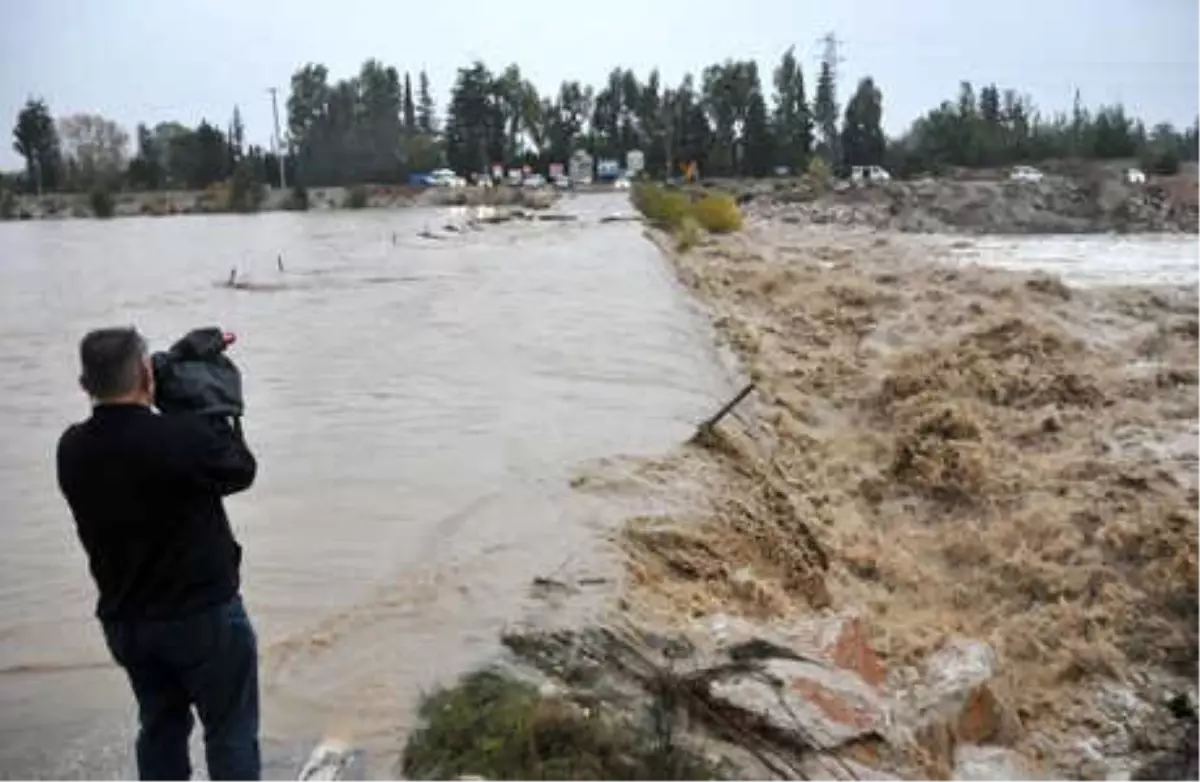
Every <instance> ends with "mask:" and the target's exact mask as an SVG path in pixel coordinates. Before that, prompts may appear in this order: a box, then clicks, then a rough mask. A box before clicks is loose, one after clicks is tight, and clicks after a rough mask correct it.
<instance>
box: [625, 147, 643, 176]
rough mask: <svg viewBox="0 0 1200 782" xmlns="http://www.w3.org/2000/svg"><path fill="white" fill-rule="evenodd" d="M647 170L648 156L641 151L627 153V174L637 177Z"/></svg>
mask: <svg viewBox="0 0 1200 782" xmlns="http://www.w3.org/2000/svg"><path fill="white" fill-rule="evenodd" d="M645 168H646V155H645V153H644V152H642V150H640V149H631V150H629V151H628V152H626V153H625V173H626V174H627V175H628V176H630V177H635V176H637V175H638V174H640V173H642V171H643V170H644V169H645Z"/></svg>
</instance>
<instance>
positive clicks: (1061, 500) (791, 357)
mask: <svg viewBox="0 0 1200 782" xmlns="http://www.w3.org/2000/svg"><path fill="white" fill-rule="evenodd" d="M649 236H650V238H651V239H652V240H654V241H655V242H656V243H658V244H659V246H660V248H661V250H662V252H663V253H664V255H665V256H666V257H667V258H668V259H669V262H670V263H671V264H672V265H673V266H674V267H675V270H676V271H677V273H678V276H679V279H680V280H681V281H682V282H683V284H684V285H685V286H686V287H687V288H688V289H689V290H690V291H691V292H692V293H693V295H694V296H695V297H696V298H697V299H698V301H699V302H700V303H701V304H702V305H703V306H704V307H705V308H706V309H707V310H708V311H709V313H710V314H711V317H712V322H713V326H714V328H715V331H716V334H717V336H718V339H719V342H720V344H721V347H722V349H723V352H724V353H725V355H726V356H727V358H728V359H729V360H730V362H731V367H733V368H736V370H738V371H740V373H741V374H743V375H744V376H746V377H748V379H749V380H751V381H752V382H753V383H754V391H753V392H752V393H751V394H750V396H749V397H748V398H747V399H746V400H745V401H744V402H743V403H742V404H741V405H739V407H738V408H737V410H736V411H735V414H734V415H733V416H730V417H728V418H726V419H724V420H723V421H722V422H721V423H720V424H719V425H718V426H717V427H716V428H715V429H712V430H705V431H703V432H702V433H700V434H699V436H698V437H696V438H694V439H693V440H692V441H691V442H689V443H688V444H686V445H684V446H683V447H681V449H680V450H679V451H677V452H676V453H674V454H671V455H669V456H667V457H665V458H657V459H614V460H610V461H608V462H605V463H602V464H599V465H594V466H592V467H590V468H588V469H586V470H584V471H582V472H581V473H580V474H579V475H578V477H577V478H576V480H575V481H574V482H573V485H574V486H575V487H576V489H577V490H578V491H581V492H588V493H593V494H597V495H600V496H606V497H611V498H614V499H617V500H619V501H628V500H630V499H631V498H637V501H638V502H639V503H644V506H645V512H642V513H639V515H637V516H636V517H635V518H632V519H631V520H630V521H629V523H628V524H627V525H626V526H625V527H624V528H623V529H622V530H621V531H620V532H619V533H618V534H617V535H616V543H617V546H618V547H619V549H620V550H621V551H622V552H623V553H624V555H625V561H626V579H625V583H624V584H623V585H622V587H621V588H620V590H619V593H618V594H617V595H614V604H615V609H614V611H613V612H612V614H610V615H607V616H605V617H604V618H603V619H602V620H600V621H598V622H597V623H596V624H593V625H591V626H589V627H583V628H580V627H578V626H568V627H548V626H547V625H546V624H545V623H544V622H537V623H534V624H533V625H531V626H529V627H526V628H515V629H513V630H512V631H511V632H509V633H508V634H507V635H506V636H505V639H504V641H505V644H506V646H507V647H508V648H509V649H510V651H511V653H512V660H511V667H510V668H508V670H509V671H511V672H512V675H513V676H514V677H515V680H516V681H524V682H531V684H528V685H527V686H530V687H533V688H534V691H536V692H537V693H538V695H537V698H536V699H535V702H536V703H537V704H541V705H536V706H530V707H529V708H531V709H533V710H534V713H535V714H536V713H541V712H542V711H544V710H549V712H550V713H552V714H560V713H562V712H563V711H564V710H565V711H566V712H568V713H571V714H575V715H581V716H582V717H586V718H587V719H588V720H595V721H597V722H596V724H597V725H599V726H603V727H602V728H601V729H602V730H603V732H604V735H612V731H613V730H614V728H613V727H612V726H614V725H620V726H625V727H626V728H628V727H629V726H633V728H634V730H635V734H636V735H637V736H638V737H639V739H638V742H637V744H636V746H637V747H643V746H644V742H645V740H646V739H647V737H649V739H651V741H650V744H651V745H652V747H654V749H653V752H652V753H651V754H650V755H649V756H644V755H642V754H638V753H641V751H642V750H641V749H637V753H634V754H631V755H630V756H631V757H633V756H636V757H648V758H649V759H650V760H649V761H648V762H650V763H651V766H650V767H649V768H662V769H666V770H664V771H662V772H661V773H662V775H663V776H662V778H672V774H676V773H680V772H679V769H681V768H690V769H693V770H694V769H696V768H704V769H705V770H706V773H712V774H714V775H719V776H725V777H734V778H764V777H770V776H774V777H778V778H839V779H864V778H911V777H918V778H920V777H926V778H955V779H996V778H1008V779H1026V778H1037V777H1050V778H1054V777H1067V778H1086V779H1106V778H1128V777H1129V776H1131V775H1132V776H1134V777H1137V778H1142V777H1144V776H1146V775H1152V776H1170V777H1174V778H1190V777H1194V775H1195V764H1194V756H1195V751H1194V748H1195V741H1196V739H1195V736H1196V711H1195V704H1196V699H1197V693H1196V687H1195V674H1196V664H1197V652H1198V649H1197V620H1196V615H1197V577H1196V568H1197V501H1198V496H1197V472H1196V470H1197V448H1196V437H1197V415H1198V409H1197V396H1196V387H1197V374H1198V367H1197V334H1198V327H1197V323H1198V312H1197V290H1196V288H1195V286H1194V285H1189V286H1164V287H1158V288H1153V289H1151V288H1132V287H1114V288H1096V289H1086V288H1072V287H1070V286H1068V285H1066V284H1064V283H1063V282H1062V281H1061V280H1059V279H1057V278H1054V277H1051V276H1048V275H1045V274H1022V273H1015V272H1008V271H1002V270H998V269H989V268H980V267H974V266H964V265H963V264H961V263H960V262H958V261H955V262H951V259H952V255H951V248H952V247H953V246H954V245H955V244H961V242H958V243H954V242H947V241H945V240H940V241H938V240H935V239H933V238H929V237H921V236H912V235H906V234H900V233H891V234H880V233H878V232H874V231H856V230H846V229H838V228H832V227H828V226H824V227H822V226H817V227H813V226H808V227H799V226H796V225H794V224H791V223H789V222H787V221H783V220H775V219H764V218H763V217H762V216H761V215H759V216H754V215H752V216H751V218H750V219H749V220H748V221H747V226H746V228H745V230H744V231H743V232H741V233H738V234H733V235H729V236H723V237H718V236H712V235H709V236H706V237H703V238H702V239H701V240H700V241H699V244H698V245H697V246H695V247H693V248H692V249H690V250H688V251H687V252H679V251H678V250H677V246H678V245H677V242H676V241H675V239H674V238H673V237H668V236H666V235H664V234H660V233H658V232H656V231H651V232H650V233H649ZM560 575H561V574H560ZM561 578H562V583H559V584H556V585H555V586H557V587H558V588H559V589H560V590H561V594H563V595H566V594H569V593H570V592H571V591H572V586H571V584H570V583H569V582H570V579H569V578H568V577H566V576H561ZM523 692H525V693H526V694H525V695H524V696H522V697H523V698H526V699H528V698H531V697H533V696H530V695H529V694H528V693H529V692H530V691H529V690H525V691H523ZM523 702H526V701H523ZM477 705H478V707H479V709H480V710H486V711H488V712H489V713H493V712H491V711H490V710H491V709H492V703H487V704H477ZM474 711H475V710H474V709H472V710H471V713H474ZM431 720H432V722H434V723H435V725H436V727H435V729H434V730H432V731H430V730H426V731H424V732H423V733H421V734H419V735H420V736H421V737H422V740H427V739H428V737H429V736H431V735H443V736H444V735H456V736H463V735H470V732H471V730H472V728H471V725H472V724H473V723H469V722H468V723H467V724H465V725H460V726H458V727H457V730H453V729H452V728H453V727H454V726H449V727H448V726H446V725H445V724H436V723H437V720H436V717H431ZM447 730H448V731H449V732H448V733H443V732H442V731H447ZM549 735H550V736H551V737H552V736H553V735H554V733H553V731H552V732H551V733H550V734H549ZM468 743H469V742H468ZM606 746H607V747H608V749H609V750H611V749H612V747H611V745H606ZM419 748H420V750H421V753H425V754H424V755H423V756H425V757H428V756H429V755H428V753H429V752H430V747H429V746H428V745H427V744H423V745H421V746H420V747H419ZM434 750H436V747H435V748H434ZM606 751H608V750H606ZM563 752H564V750H562V748H561V747H558V748H556V747H554V746H550V745H544V744H541V743H539V744H538V750H537V751H536V752H535V753H534V755H535V756H536V758H537V759H538V762H539V763H543V762H545V763H568V764H579V763H584V762H585V761H586V758H583V759H581V758H574V757H571V756H570V753H567V756H564V755H563ZM632 752H633V750H631V753H632ZM418 754H419V753H418ZM418 754H413V755H411V756H412V757H417V756H418ZM433 754H434V755H435V756H438V757H441V758H443V759H444V758H448V757H451V756H453V757H461V756H462V754H461V752H453V753H446V752H442V753H440V754H438V753H437V752H436V751H435V752H434V753H433ZM526 759H527V758H526ZM671 759H674V760H671ZM668 761H671V762H670V763H668ZM441 762H445V761H444V760H443V761H441ZM656 764H666V765H656ZM681 764H682V765H681ZM696 764H699V765H696ZM569 767H571V768H579V767H580V766H578V765H570V766H569ZM645 768H646V767H643V769H642V771H641V772H640V773H642V775H645V773H647V772H646V770H645ZM445 770H446V769H445V768H444V767H440V766H437V765H436V764H435V765H433V766H427V767H419V768H410V769H409V771H411V772H412V773H413V775H414V776H428V775H430V774H433V775H437V773H436V772H439V771H440V772H441V773H443V774H444V773H445ZM453 772H454V773H467V774H470V773H481V772H480V770H479V769H476V768H469V767H461V766H456V767H454V768H453ZM488 773H489V774H491V775H493V776H496V775H502V774H503V771H502V769H500V768H498V767H496V766H491V767H489V770H488ZM1189 775H1190V776H1189Z"/></svg>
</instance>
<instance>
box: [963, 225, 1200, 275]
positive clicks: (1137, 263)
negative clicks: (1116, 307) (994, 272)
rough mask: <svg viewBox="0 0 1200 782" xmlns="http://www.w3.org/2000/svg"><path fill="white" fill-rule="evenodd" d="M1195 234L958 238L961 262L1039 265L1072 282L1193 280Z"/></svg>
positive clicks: (1198, 248) (1018, 267)
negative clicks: (967, 240) (964, 239)
mask: <svg viewBox="0 0 1200 782" xmlns="http://www.w3.org/2000/svg"><path fill="white" fill-rule="evenodd" d="M1198 252H1200V242H1198V241H1197V237H1196V236H1195V234H1183V235H1179V234H1163V235H1147V234H1138V235H1086V236H1028V237H1026V236H1021V237H1012V236H1004V237H983V238H978V239H972V240H970V241H969V242H964V243H962V246H961V247H959V248H958V249H957V250H956V255H957V256H958V257H959V258H961V259H962V260H964V261H970V262H975V263H981V264H986V265H990V266H999V267H1002V268H1006V269H1014V270H1017V271H1033V270H1035V269H1041V270H1045V271H1048V272H1051V273H1054V274H1057V275H1059V276H1060V277H1062V279H1063V281H1065V282H1067V283H1068V284H1072V285H1159V284H1195V283H1196V282H1197V279H1198V277H1200V274H1198V266H1197V253H1198Z"/></svg>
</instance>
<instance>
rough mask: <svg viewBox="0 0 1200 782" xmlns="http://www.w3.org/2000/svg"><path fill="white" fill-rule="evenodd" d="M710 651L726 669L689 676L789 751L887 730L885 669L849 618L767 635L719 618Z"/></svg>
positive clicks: (821, 746) (861, 629)
mask: <svg viewBox="0 0 1200 782" xmlns="http://www.w3.org/2000/svg"><path fill="white" fill-rule="evenodd" d="M718 646H719V651H720V653H721V655H722V656H723V657H724V658H725V659H727V660H728V661H729V663H728V664H725V665H718V666H715V667H711V668H709V669H707V670H703V671H699V672H698V673H697V676H698V677H699V678H700V679H701V680H703V681H704V682H705V683H706V686H707V695H708V697H709V698H710V699H711V700H712V701H713V702H714V703H715V704H717V705H718V706H719V707H721V708H723V709H734V710H738V711H742V712H745V713H747V714H748V715H750V716H751V717H754V718H757V719H759V720H761V721H762V722H764V723H765V724H766V725H768V726H770V728H771V729H773V730H774V731H775V732H776V733H778V734H780V735H783V736H788V737H791V739H792V741H793V743H794V744H796V745H797V746H803V747H811V748H814V749H818V750H831V749H835V748H837V747H840V746H843V745H845V744H848V743H851V742H854V741H857V740H860V739H865V738H872V737H879V736H881V735H882V733H883V731H884V729H885V727H886V726H887V724H888V721H889V720H888V712H889V704H888V699H887V696H886V693H885V691H884V682H885V680H886V671H885V669H884V667H883V664H882V662H881V661H880V660H879V657H878V655H876V654H875V651H874V650H873V649H872V648H871V647H870V644H869V643H868V641H867V637H866V630H865V627H864V626H863V624H862V621H861V620H860V619H859V618H858V617H856V616H853V615H838V616H832V617H821V618H815V619H811V620H806V621H802V622H798V623H794V624H791V625H788V626H785V627H780V626H775V627H772V628H770V629H767V630H764V629H763V628H755V627H753V626H752V625H749V624H748V623H744V622H742V621H739V620H729V619H726V620H725V621H724V622H722V623H720V635H719V636H718Z"/></svg>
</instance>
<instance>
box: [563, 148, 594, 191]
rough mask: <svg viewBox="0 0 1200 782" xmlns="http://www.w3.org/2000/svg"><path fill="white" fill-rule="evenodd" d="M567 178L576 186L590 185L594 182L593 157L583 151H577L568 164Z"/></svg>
mask: <svg viewBox="0 0 1200 782" xmlns="http://www.w3.org/2000/svg"><path fill="white" fill-rule="evenodd" d="M567 176H568V177H570V179H571V181H572V182H574V183H576V184H581V185H588V184H591V182H592V156H591V155H589V154H588V153H587V152H584V151H583V150H582V149H577V150H575V152H574V154H572V155H571V160H570V161H569V162H568V163H567Z"/></svg>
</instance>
